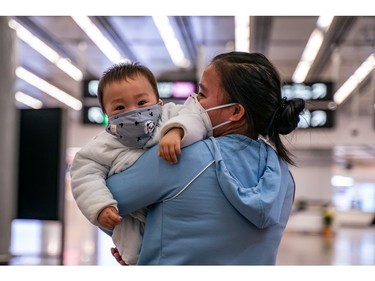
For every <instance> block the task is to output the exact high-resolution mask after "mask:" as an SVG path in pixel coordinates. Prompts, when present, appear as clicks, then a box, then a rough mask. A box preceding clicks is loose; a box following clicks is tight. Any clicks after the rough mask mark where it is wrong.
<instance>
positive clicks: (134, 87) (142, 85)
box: [103, 75, 158, 117]
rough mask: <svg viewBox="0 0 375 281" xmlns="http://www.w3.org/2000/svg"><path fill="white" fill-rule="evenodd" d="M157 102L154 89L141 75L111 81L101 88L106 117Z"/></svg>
mask: <svg viewBox="0 0 375 281" xmlns="http://www.w3.org/2000/svg"><path fill="white" fill-rule="evenodd" d="M157 102H158V100H157V98H156V93H155V92H154V89H153V88H152V86H151V84H150V82H149V81H148V80H147V79H146V78H145V77H144V76H142V75H137V76H135V77H133V78H131V79H130V78H128V79H127V80H121V81H120V82H112V83H110V84H108V85H107V86H106V87H105V88H104V90H103V106H104V109H105V112H106V113H107V115H108V117H111V116H113V115H116V114H120V113H124V112H128V111H132V110H135V109H138V108H142V107H148V106H152V105H155V104H156V103H157Z"/></svg>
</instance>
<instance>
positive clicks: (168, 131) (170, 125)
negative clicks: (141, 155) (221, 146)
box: [158, 104, 208, 164]
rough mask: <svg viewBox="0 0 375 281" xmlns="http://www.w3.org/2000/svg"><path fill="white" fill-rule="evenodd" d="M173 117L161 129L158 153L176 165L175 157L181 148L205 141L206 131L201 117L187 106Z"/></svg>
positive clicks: (181, 108)
mask: <svg viewBox="0 0 375 281" xmlns="http://www.w3.org/2000/svg"><path fill="white" fill-rule="evenodd" d="M166 105H167V104H166ZM166 105H164V107H165V106H166ZM173 115H174V116H171V118H170V119H169V120H168V121H166V122H165V123H164V124H163V125H162V127H161V131H160V143H159V153H158V155H159V156H160V157H162V158H164V159H165V160H166V161H168V162H169V163H172V164H173V163H177V155H178V154H180V152H181V147H185V146H188V145H190V144H193V143H194V142H197V141H199V140H202V139H205V138H206V137H207V130H208V128H206V125H205V124H204V121H203V119H202V117H201V115H200V114H197V113H195V112H194V111H193V110H192V109H190V108H189V106H186V105H184V106H182V107H181V106H180V109H179V110H178V111H177V113H175V114H173Z"/></svg>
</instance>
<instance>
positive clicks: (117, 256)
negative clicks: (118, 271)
mask: <svg viewBox="0 0 375 281" xmlns="http://www.w3.org/2000/svg"><path fill="white" fill-rule="evenodd" d="M111 254H112V256H114V257H115V259H116V260H117V262H118V263H119V264H121V265H128V264H126V263H125V262H124V260H123V259H122V258H121V256H120V253H119V252H118V250H117V248H111Z"/></svg>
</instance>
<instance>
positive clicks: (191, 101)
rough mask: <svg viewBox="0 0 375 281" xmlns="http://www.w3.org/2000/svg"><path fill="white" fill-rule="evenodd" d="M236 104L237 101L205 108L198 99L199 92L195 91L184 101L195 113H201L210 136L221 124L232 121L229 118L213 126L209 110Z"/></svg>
mask: <svg viewBox="0 0 375 281" xmlns="http://www.w3.org/2000/svg"><path fill="white" fill-rule="evenodd" d="M235 104H237V103H227V104H223V105H218V106H214V107H210V108H207V109H204V108H203V107H202V105H201V103H200V102H199V101H198V98H197V94H195V93H194V94H192V95H191V96H190V97H188V98H187V99H186V101H185V103H184V106H185V107H187V109H188V110H190V111H192V112H194V113H197V114H200V116H201V117H202V121H203V122H204V125H205V127H206V129H207V135H208V136H209V137H210V136H212V135H213V130H214V129H217V128H219V127H221V126H224V125H226V124H229V123H230V122H232V121H230V120H228V121H224V122H222V123H220V124H218V125H216V126H212V123H211V119H210V117H209V116H208V113H207V112H208V111H212V110H216V109H221V108H225V107H229V106H232V105H235Z"/></svg>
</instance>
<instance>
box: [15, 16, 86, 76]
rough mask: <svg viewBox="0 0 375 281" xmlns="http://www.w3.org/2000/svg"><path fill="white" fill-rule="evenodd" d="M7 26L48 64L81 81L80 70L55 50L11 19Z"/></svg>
mask: <svg viewBox="0 0 375 281" xmlns="http://www.w3.org/2000/svg"><path fill="white" fill-rule="evenodd" d="M8 25H9V26H10V27H11V28H13V29H14V30H15V31H16V32H17V36H18V38H20V39H21V40H22V41H24V42H25V43H26V44H28V45H29V46H30V47H31V48H33V49H34V50H35V51H37V52H38V53H40V54H41V55H42V56H44V57H45V58H46V59H48V60H49V61H50V62H52V63H53V64H55V65H56V66H57V67H58V68H60V69H61V70H62V71H64V72H65V73H66V74H68V75H69V76H70V77H72V78H73V79H74V80H76V81H81V80H82V77H83V75H82V71H81V70H79V69H78V68H77V67H75V66H74V65H73V64H71V63H70V61H69V60H68V59H66V58H63V57H61V56H60V55H59V54H58V53H57V52H56V51H55V50H53V49H52V48H51V47H50V46H48V45H47V44H46V43H44V42H43V41H42V40H40V39H39V38H38V37H36V36H35V35H34V34H32V33H31V32H30V31H29V30H27V29H26V28H25V27H24V26H22V25H21V24H19V23H18V22H17V21H15V20H13V19H11V20H9V22H8Z"/></svg>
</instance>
